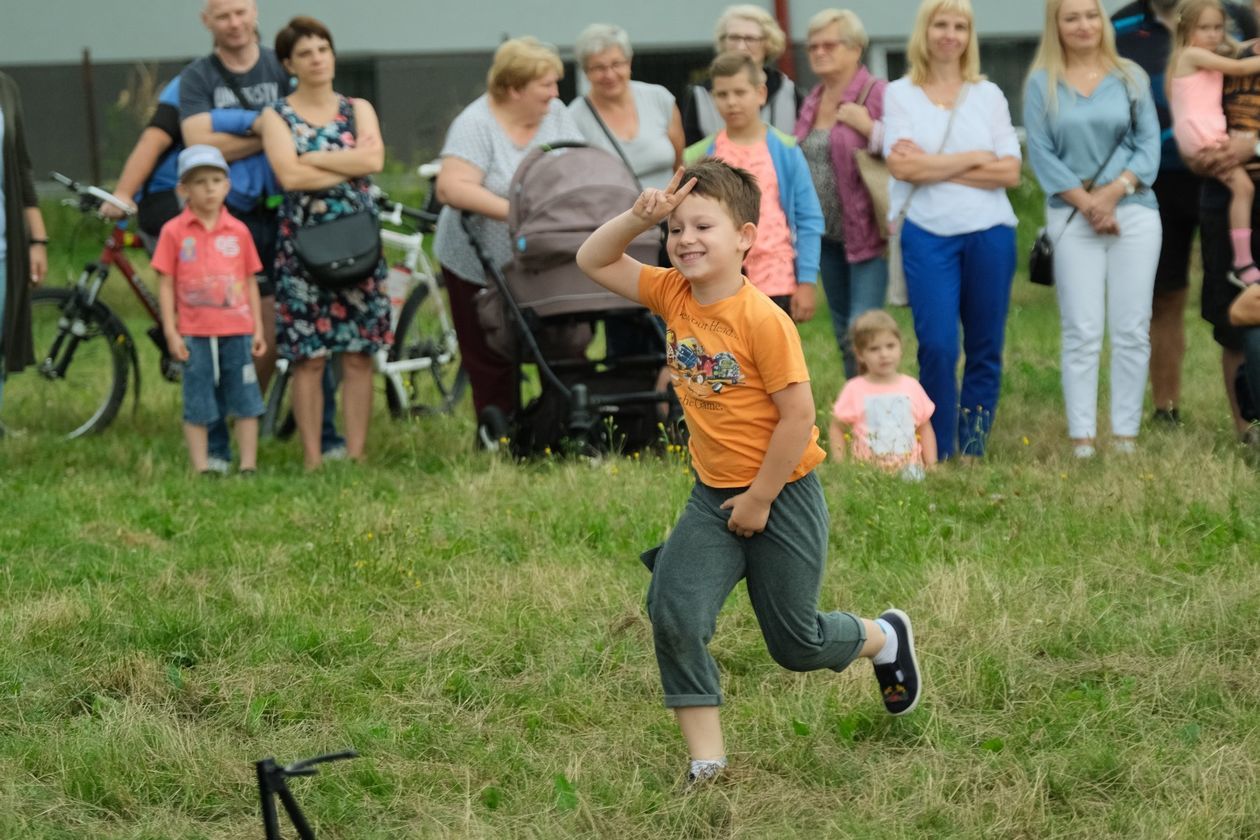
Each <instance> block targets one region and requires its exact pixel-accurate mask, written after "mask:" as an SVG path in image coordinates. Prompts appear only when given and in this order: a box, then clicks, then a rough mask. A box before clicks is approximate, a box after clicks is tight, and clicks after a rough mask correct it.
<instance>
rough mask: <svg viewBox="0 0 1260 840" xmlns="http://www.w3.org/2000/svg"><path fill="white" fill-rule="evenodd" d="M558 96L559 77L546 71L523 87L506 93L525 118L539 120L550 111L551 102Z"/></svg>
mask: <svg viewBox="0 0 1260 840" xmlns="http://www.w3.org/2000/svg"><path fill="white" fill-rule="evenodd" d="M559 95H560V76H559V75H557V74H556V73H553V72H551V71H550V70H548V71H547V72H545V73H543V74H542V75H541V76H538V77H536V78H534V79H533V80H531V81H529V82H526V83H525V85H524V86H522V87H519V88H513V89H511V90H509V91H508V98H509V99H511V101H512V102H514V103H516V105H517V107H519V108H520V109H521V111H522V112H523V113H525V115H526V116H528V117H530V118H533V119H539V120H541V119H542V118H543V117H545V116H547V112H548V111H549V110H550V109H551V100H553V99H555V98H556V97H558V96H559Z"/></svg>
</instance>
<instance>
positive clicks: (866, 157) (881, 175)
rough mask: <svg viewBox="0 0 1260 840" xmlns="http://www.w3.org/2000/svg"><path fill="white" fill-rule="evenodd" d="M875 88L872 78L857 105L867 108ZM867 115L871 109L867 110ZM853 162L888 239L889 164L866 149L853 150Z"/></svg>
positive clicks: (876, 217)
mask: <svg viewBox="0 0 1260 840" xmlns="http://www.w3.org/2000/svg"><path fill="white" fill-rule="evenodd" d="M873 87H875V79H874V78H873V77H872V78H870V79H868V80H867V82H866V86H865V87H863V88H862V95H861V96H860V97H858V101H857V104H858V105H861V106H862V107H863V108H866V98H867V97H868V96H870V95H871V88H873ZM867 113H868V114H869V113H870V109H869V108H867ZM853 162H854V163H856V164H857V169H858V175H859V176H861V178H862V183H863V184H864V185H865V186H866V191H867V192H868V193H869V194H870V196H871V207H872V208H873V209H874V211H875V226H876V227H877V228H878V229H879V235H880V238H881V239H887V238H888V177H889V176H888V164H887V163H885V162H884V159H883V158H882V157H876V156H875V155H873V154H871V153H870V152H868V151H867V150H866V149H854V150H853Z"/></svg>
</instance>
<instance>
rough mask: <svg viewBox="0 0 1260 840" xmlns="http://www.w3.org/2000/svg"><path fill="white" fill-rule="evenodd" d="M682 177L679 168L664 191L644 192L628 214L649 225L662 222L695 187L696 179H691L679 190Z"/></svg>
mask: <svg viewBox="0 0 1260 840" xmlns="http://www.w3.org/2000/svg"><path fill="white" fill-rule="evenodd" d="M682 176H683V170H682V167H681V166H680V167H679V168H678V171H677V172H675V173H674V177H673V178H671V179H670V181H669V183H668V184H666V185H665V189H663V190H656V189H650V190H644V191H643V192H642V193H641V194H640V195H639V198H638V200H636V201H635V202H634V207H632V208H630V212H631V213H633V214H634V215H635V217H636V218H638V219H642V220H643V221H644V222H645V223H647V224H649V225H655V224H659V223H660V222H662V221H664V220H665V219H666V218H667V217H668V216H669V214H670V213H673V212H674V210H675V209H676V208H677V207H678V205H679V204H682V200H683V199H684V198H686V197H687V194H688V193H689V192H691V190H692V188H693V187H695V185H696V179H695V178H692V179H691V180H690V181H688V182H687V183H686V184H683V186H682V188H681V189H679V187H678V184H679V182H680V181H682Z"/></svg>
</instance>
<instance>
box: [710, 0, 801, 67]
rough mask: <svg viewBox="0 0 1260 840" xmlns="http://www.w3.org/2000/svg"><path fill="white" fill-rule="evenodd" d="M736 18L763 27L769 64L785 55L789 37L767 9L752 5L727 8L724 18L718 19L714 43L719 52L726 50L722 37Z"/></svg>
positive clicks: (745, 4) (714, 32) (714, 31)
mask: <svg viewBox="0 0 1260 840" xmlns="http://www.w3.org/2000/svg"><path fill="white" fill-rule="evenodd" d="M736 18H740V19H742V20H747V21H751V22H752V23H755V24H757V25H758V26H760V27H761V37H763V38H765V39H766V61H767V62H771V61H774V60H775V59H776V58H778V57H779V56H781V55H783V50H784V48H785V47H786V46H787V36H786V35H784V34H783V30H782V29H781V28H780V27H779V22H778V21H777V20H775V19H774V18H772V17H771V16H770V13H769V12H767V11H766V10H765V9H763V8H761V7H760V6H754V5H752V4H751V3H744V4H741V5H738V6H727V7H726V9H725V10H723V12H722V16H721V17H720V18H718V19H717V26H716V27H714V29H713V43H714V46H715V47H716V48H717V49H716V51H717V52H722V51H723V50H725V49H726V47H724V46H723V45H722V36H723V35H725V34H726V25H727V24H728V23H730V22H731V21H732V20H734V19H736Z"/></svg>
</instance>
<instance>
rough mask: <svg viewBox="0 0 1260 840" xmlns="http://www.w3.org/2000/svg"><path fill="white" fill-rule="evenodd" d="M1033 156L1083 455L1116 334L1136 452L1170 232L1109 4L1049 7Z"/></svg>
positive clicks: (1073, 425) (1118, 385) (1145, 100)
mask: <svg viewBox="0 0 1260 840" xmlns="http://www.w3.org/2000/svg"><path fill="white" fill-rule="evenodd" d="M1024 125H1025V126H1026V127H1027V130H1028V159H1029V162H1030V163H1031V164H1032V167H1033V171H1034V172H1035V173H1036V174H1037V180H1038V181H1040V182H1041V186H1042V189H1044V190H1045V193H1046V197H1047V198H1046V205H1047V206H1046V229H1047V230H1048V231H1049V233H1050V236H1051V237H1052V238H1053V239H1054V241H1055V243H1056V244H1055V259H1054V281H1055V290H1056V292H1057V295H1058V299H1059V315H1060V319H1061V321H1062V331H1063V340H1062V343H1063V348H1062V354H1063V360H1062V377H1063V398H1064V402H1065V403H1066V405H1067V422H1068V437H1070V438H1071V440H1072V445H1073V454H1074V455H1075V456H1076V457H1078V458H1090V457H1092V456H1093V455H1094V451H1095V450H1094V441H1095V439H1096V437H1097V413H1098V367H1099V359H1100V357H1101V355H1102V341H1103V332H1104V329H1105V330H1106V331H1107V332H1109V333H1110V335H1111V436H1112V437H1111V441H1112V443H1111V446H1112V449H1113V450H1114V451H1116V452H1121V453H1131V452H1133V451H1134V450H1135V448H1136V439H1137V434H1138V427H1139V425H1140V424H1141V421H1142V399H1143V395H1144V394H1145V391H1146V373H1147V367H1148V364H1149V361H1150V350H1151V345H1150V321H1151V296H1152V293H1153V290H1154V286H1155V269H1156V266H1157V264H1158V262H1159V253H1160V242H1161V239H1162V235H1163V234H1162V227H1161V224H1160V218H1159V209H1158V205H1157V203H1156V201H1155V195H1154V193H1152V192H1151V190H1150V185H1151V183H1152V182H1154V180H1155V176H1156V174H1158V172H1159V160H1160V136H1159V120H1158V117H1157V116H1156V114H1155V104H1154V102H1153V101H1152V99H1151V94H1150V82H1149V81H1148V79H1147V77H1146V74H1145V73H1143V72H1142V70H1141V68H1139V67H1138V66H1137V65H1136V64H1134V63H1132V62H1130V61H1127V60H1124V59H1121V58H1120V57H1119V55H1118V54H1117V53H1116V48H1115V36H1114V34H1113V31H1112V28H1111V22H1110V21H1109V20H1108V18H1107V15H1106V14H1105V13H1104V11H1103V9H1102V7H1101V4H1100V3H1099V0H1048V2H1047V3H1046V22H1045V30H1044V32H1043V33H1042V37H1041V47H1040V49H1039V50H1038V52H1037V57H1036V58H1035V59H1034V60H1033V65H1032V71H1031V73H1030V74H1029V76H1028V84H1027V88H1026V91H1025V95H1024Z"/></svg>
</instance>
